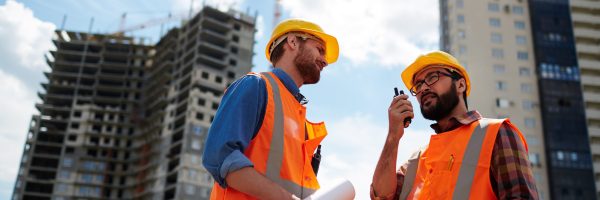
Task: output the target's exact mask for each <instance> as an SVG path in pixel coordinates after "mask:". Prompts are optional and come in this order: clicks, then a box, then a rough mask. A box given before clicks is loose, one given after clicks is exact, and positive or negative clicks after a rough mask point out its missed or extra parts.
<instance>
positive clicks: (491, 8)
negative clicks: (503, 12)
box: [488, 3, 500, 12]
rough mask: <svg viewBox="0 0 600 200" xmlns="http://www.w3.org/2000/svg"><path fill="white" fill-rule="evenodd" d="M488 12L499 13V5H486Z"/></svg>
mask: <svg viewBox="0 0 600 200" xmlns="http://www.w3.org/2000/svg"><path fill="white" fill-rule="evenodd" d="M488 11H490V12H498V11H500V5H498V3H488Z"/></svg>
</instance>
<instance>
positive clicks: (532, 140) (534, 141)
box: [525, 136, 540, 146]
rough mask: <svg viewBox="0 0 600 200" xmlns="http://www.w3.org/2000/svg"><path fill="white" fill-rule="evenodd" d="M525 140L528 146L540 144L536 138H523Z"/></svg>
mask: <svg viewBox="0 0 600 200" xmlns="http://www.w3.org/2000/svg"><path fill="white" fill-rule="evenodd" d="M525 138H526V140H527V144H528V145H529V146H532V145H533V146H537V145H539V144H540V140H539V139H538V138H537V137H534V136H525Z"/></svg>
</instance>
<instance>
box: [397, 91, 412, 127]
mask: <svg viewBox="0 0 600 200" xmlns="http://www.w3.org/2000/svg"><path fill="white" fill-rule="evenodd" d="M394 92H395V93H396V95H395V96H394V97H397V96H398V95H401V94H404V90H400V92H398V88H397V87H395V88H394ZM411 122H412V118H410V117H407V118H405V119H404V128H408V126H410V123H411ZM407 123H408V124H407Z"/></svg>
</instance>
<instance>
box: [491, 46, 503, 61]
mask: <svg viewBox="0 0 600 200" xmlns="http://www.w3.org/2000/svg"><path fill="white" fill-rule="evenodd" d="M492 57H494V58H497V59H502V58H504V51H503V50H502V49H496V48H494V49H492Z"/></svg>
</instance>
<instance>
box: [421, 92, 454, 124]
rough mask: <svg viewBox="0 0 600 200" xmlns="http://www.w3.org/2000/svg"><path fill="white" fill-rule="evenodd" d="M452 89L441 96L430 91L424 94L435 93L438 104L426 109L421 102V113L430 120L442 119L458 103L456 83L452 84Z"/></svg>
mask: <svg viewBox="0 0 600 200" xmlns="http://www.w3.org/2000/svg"><path fill="white" fill-rule="evenodd" d="M451 85H452V86H451V87H450V90H449V91H448V92H446V93H444V94H442V95H440V96H438V95H437V94H435V93H428V94H424V95H430V94H431V95H434V97H431V98H436V99H437V101H436V104H435V105H433V107H431V108H429V109H424V108H423V105H422V104H421V113H423V117H425V119H428V120H434V121H437V120H440V119H442V118H444V117H446V116H448V115H449V114H450V112H451V111H452V109H454V107H456V105H458V94H456V92H457V90H456V85H454V84H451Z"/></svg>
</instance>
